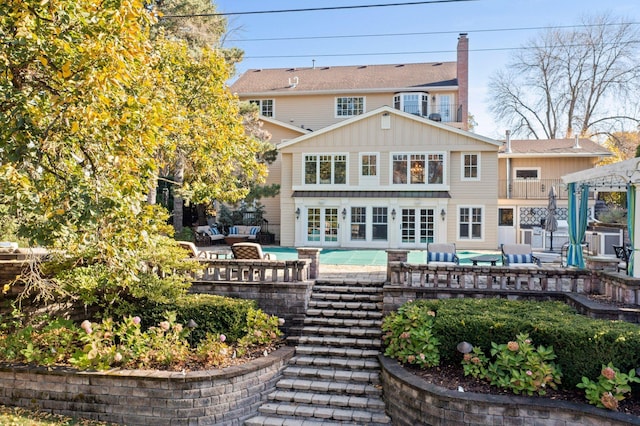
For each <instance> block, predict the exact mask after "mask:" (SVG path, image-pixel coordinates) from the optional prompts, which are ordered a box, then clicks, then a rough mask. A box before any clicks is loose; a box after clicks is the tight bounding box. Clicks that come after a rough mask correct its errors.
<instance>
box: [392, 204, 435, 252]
mask: <svg viewBox="0 0 640 426" xmlns="http://www.w3.org/2000/svg"><path fill="white" fill-rule="evenodd" d="M434 211H435V210H434V209H433V208H419V209H410V208H409V209H402V216H401V222H400V243H401V245H405V246H417V245H422V244H424V245H426V244H428V243H431V242H433V241H434V236H435V215H434Z"/></svg>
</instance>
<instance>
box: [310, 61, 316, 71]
mask: <svg viewBox="0 0 640 426" xmlns="http://www.w3.org/2000/svg"><path fill="white" fill-rule="evenodd" d="M311 68H312V69H314V70H315V69H316V60H315V59H312V60H311Z"/></svg>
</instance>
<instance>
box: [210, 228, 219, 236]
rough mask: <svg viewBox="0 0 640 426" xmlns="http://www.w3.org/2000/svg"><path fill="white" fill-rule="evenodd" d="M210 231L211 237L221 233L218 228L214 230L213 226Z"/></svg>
mask: <svg viewBox="0 0 640 426" xmlns="http://www.w3.org/2000/svg"><path fill="white" fill-rule="evenodd" d="M209 230H210V231H211V235H220V231H218V228H214V227H213V226H212V227H211V228H209Z"/></svg>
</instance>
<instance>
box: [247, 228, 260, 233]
mask: <svg viewBox="0 0 640 426" xmlns="http://www.w3.org/2000/svg"><path fill="white" fill-rule="evenodd" d="M258 232H260V227H259V226H252V227H251V231H249V235H258Z"/></svg>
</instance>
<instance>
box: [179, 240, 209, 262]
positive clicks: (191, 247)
mask: <svg viewBox="0 0 640 426" xmlns="http://www.w3.org/2000/svg"><path fill="white" fill-rule="evenodd" d="M178 244H179V245H180V247H182V248H183V249H185V250H187V252H188V255H189V257H191V258H194V259H206V258H207V252H206V251H204V250H198V248H197V247H196V245H195V244H193V243H191V242H189V241H178Z"/></svg>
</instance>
